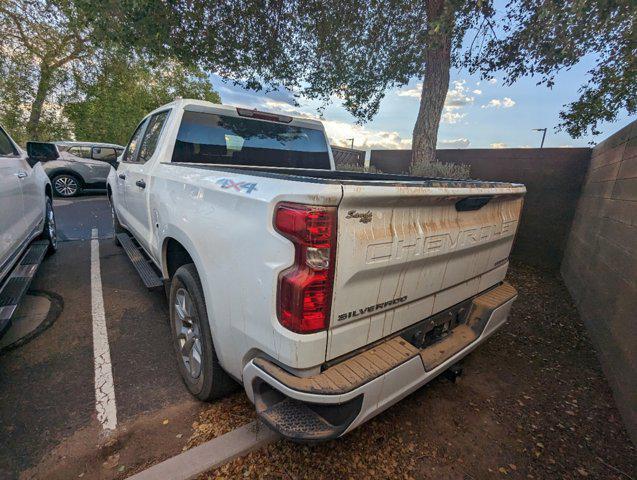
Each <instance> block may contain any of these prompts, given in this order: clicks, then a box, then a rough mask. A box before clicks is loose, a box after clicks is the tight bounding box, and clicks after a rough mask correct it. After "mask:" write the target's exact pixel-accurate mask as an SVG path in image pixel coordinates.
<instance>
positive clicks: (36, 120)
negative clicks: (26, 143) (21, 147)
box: [27, 64, 53, 140]
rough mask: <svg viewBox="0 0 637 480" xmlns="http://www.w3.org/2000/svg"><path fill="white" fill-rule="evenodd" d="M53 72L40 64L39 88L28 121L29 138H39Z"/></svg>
mask: <svg viewBox="0 0 637 480" xmlns="http://www.w3.org/2000/svg"><path fill="white" fill-rule="evenodd" d="M52 76H53V72H52V71H51V69H50V68H49V67H48V66H47V65H45V64H42V65H41V66H40V79H39V80H38V89H37V91H36V93H35V99H34V100H33V104H32V105H31V113H30V114H29V122H28V123H27V136H28V138H27V139H28V140H39V139H40V137H39V130H40V117H41V116H42V108H43V107H44V101H45V100H46V97H47V95H48V94H49V89H50V88H51V77H52Z"/></svg>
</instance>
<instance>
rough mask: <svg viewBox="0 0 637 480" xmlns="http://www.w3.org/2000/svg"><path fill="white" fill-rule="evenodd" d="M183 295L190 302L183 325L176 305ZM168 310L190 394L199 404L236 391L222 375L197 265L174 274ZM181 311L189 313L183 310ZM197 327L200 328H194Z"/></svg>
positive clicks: (178, 359) (228, 377)
mask: <svg viewBox="0 0 637 480" xmlns="http://www.w3.org/2000/svg"><path fill="white" fill-rule="evenodd" d="M184 292H186V293H187V295H188V296H189V298H190V300H191V302H190V309H189V312H188V313H189V315H187V316H186V317H187V318H189V319H190V322H188V321H183V320H182V318H184V316H183V315H180V313H179V312H178V307H177V301H178V298H179V299H181V298H182V296H183V294H184ZM183 298H185V297H183ZM184 305H185V304H184ZM169 309H170V330H171V333H172V339H173V347H174V350H175V355H176V356H177V362H178V364H179V373H180V374H181V378H182V380H183V382H184V384H185V385H186V388H188V390H189V391H190V393H192V395H194V396H195V397H197V398H198V399H199V400H203V401H210V400H214V399H217V398H221V397H224V396H226V395H228V394H229V393H231V392H232V391H233V390H235V389H236V386H237V384H236V382H235V381H234V380H232V378H230V376H229V375H228V374H227V373H226V372H224V371H223V369H222V368H221V365H220V364H219V359H218V358H217V354H216V353H215V348H214V345H213V343H212V334H211V332H210V325H209V323H208V314H207V312H206V303H205V301H204V296H203V289H202V288H201V281H200V280H199V275H198V274H197V269H196V268H195V266H194V264H192V263H189V264H187V265H182V266H181V267H179V268H178V269H177V271H176V272H175V275H174V276H173V278H172V281H171V286H170V301H169ZM182 310H188V309H184V308H182ZM195 325H197V327H198V328H195ZM188 329H189V330H188ZM178 330H179V331H178ZM184 330H187V331H190V332H191V336H190V337H189V336H188V335H187V334H185V333H184ZM180 333H181V335H180ZM196 338H199V340H200V342H199V344H197V341H196ZM189 339H190V340H189ZM190 344H191V345H192V346H191V347H190V350H189V352H190V353H189V355H184V352H185V351H188V348H184V347H186V345H190ZM197 345H199V350H201V354H200V368H199V369H198V368H197V366H196V361H194V359H195V357H196V355H195V353H196V352H198V350H197ZM186 357H188V359H189V362H188V361H186V360H185V359H186ZM197 371H198V375H197Z"/></svg>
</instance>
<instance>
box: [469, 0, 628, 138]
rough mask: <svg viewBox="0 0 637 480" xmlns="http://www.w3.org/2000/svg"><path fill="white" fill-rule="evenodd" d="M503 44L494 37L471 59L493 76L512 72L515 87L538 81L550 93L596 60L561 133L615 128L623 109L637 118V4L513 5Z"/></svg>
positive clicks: (549, 0) (518, 0)
mask: <svg viewBox="0 0 637 480" xmlns="http://www.w3.org/2000/svg"><path fill="white" fill-rule="evenodd" d="M502 28H503V30H504V32H505V36H504V37H503V38H496V37H492V38H491V39H490V41H489V42H488V43H487V45H486V47H485V49H484V50H483V51H481V52H479V55H475V52H468V55H467V57H466V60H467V61H468V63H470V64H472V65H473V70H480V71H482V72H483V73H484V74H486V75H488V74H489V73H491V72H494V71H497V70H503V71H504V72H505V73H506V75H507V76H506V78H505V82H506V83H507V84H512V83H513V82H515V81H516V80H518V79H519V78H521V77H524V76H536V77H539V79H540V80H539V83H541V84H546V86H548V87H551V86H553V84H554V83H555V81H556V75H557V74H558V73H559V72H560V71H562V70H563V69H569V68H571V67H573V66H574V65H575V64H577V63H578V62H579V61H580V60H581V59H582V58H584V57H586V56H590V57H591V58H592V59H594V61H595V66H594V67H593V68H592V69H591V70H590V71H589V72H588V78H587V79H586V80H585V82H584V84H583V85H582V86H581V87H580V89H579V94H580V96H579V98H578V99H577V100H575V101H574V102H572V103H570V104H568V105H566V106H565V107H566V108H565V110H564V111H562V112H561V114H560V117H561V119H562V123H561V124H560V125H559V126H558V128H560V129H564V130H566V131H567V132H568V133H569V134H570V135H571V136H572V137H581V136H582V135H584V134H586V133H587V132H588V130H589V129H590V130H591V133H593V134H599V131H598V128H597V127H598V125H599V122H601V121H612V120H614V119H615V118H616V117H617V113H618V112H619V111H621V109H625V110H626V111H627V112H628V113H629V114H632V113H635V112H637V3H636V2H635V0H612V1H599V0H545V1H542V2H537V1H535V0H511V1H509V3H508V4H507V7H506V13H505V15H504V19H503V21H502Z"/></svg>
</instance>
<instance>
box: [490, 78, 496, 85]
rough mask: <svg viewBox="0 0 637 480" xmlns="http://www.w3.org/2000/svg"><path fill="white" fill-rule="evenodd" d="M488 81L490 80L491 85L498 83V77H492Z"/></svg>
mask: <svg viewBox="0 0 637 480" xmlns="http://www.w3.org/2000/svg"><path fill="white" fill-rule="evenodd" d="M488 82H489V83H490V84H491V85H495V84H496V83H498V79H497V78H490V79H489V80H488Z"/></svg>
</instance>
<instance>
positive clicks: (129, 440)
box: [0, 195, 201, 478]
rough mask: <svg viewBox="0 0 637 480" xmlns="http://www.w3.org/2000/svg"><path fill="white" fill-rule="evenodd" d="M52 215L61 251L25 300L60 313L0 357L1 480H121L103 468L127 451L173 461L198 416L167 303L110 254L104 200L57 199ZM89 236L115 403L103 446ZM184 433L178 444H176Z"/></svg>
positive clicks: (119, 255)
mask: <svg viewBox="0 0 637 480" xmlns="http://www.w3.org/2000/svg"><path fill="white" fill-rule="evenodd" d="M55 211H56V215H57V222H58V229H59V237H60V240H61V243H60V247H59V250H58V252H57V253H56V254H55V255H53V256H50V257H48V258H46V259H45V261H44V262H43V264H42V265H41V267H40V270H39V271H38V274H37V276H36V278H35V279H34V281H33V283H32V285H31V295H34V294H35V295H40V296H46V297H47V298H49V299H50V300H51V302H52V303H53V304H55V305H56V306H57V310H59V312H57V313H58V315H57V318H55V319H54V321H53V322H52V323H51V325H50V327H49V328H47V329H46V330H44V331H43V332H41V333H40V334H39V335H38V336H37V337H35V338H33V339H32V340H31V341H29V342H28V343H26V344H24V345H22V346H20V347H19V348H15V349H13V350H10V351H6V352H4V353H3V354H2V355H1V356H0V424H1V427H0V445H2V446H3V447H2V449H0V478H18V477H22V478H45V477H46V478H51V477H52V476H53V477H58V478H69V476H70V475H71V474H72V475H73V476H74V477H77V476H78V475H82V474H83V473H85V476H86V478H98V477H99V478H104V477H105V476H106V477H108V476H114V475H116V474H121V473H123V472H109V467H110V468H111V469H113V468H115V467H117V468H118V469H121V464H122V463H124V462H128V461H127V460H126V458H125V456H126V448H122V447H123V446H124V444H125V445H126V446H127V447H128V448H130V450H131V451H130V456H131V458H133V457H134V458H135V461H136V462H139V461H140V460H141V461H142V463H143V461H144V458H145V455H146V454H148V455H149V456H150V457H151V458H157V456H159V457H160V458H161V457H162V456H168V455H170V454H171V453H175V452H178V451H180V450H181V447H182V443H183V442H185V440H187V438H188V433H189V431H190V423H191V420H192V418H193V414H195V413H196V411H197V410H198V408H201V404H199V403H198V402H195V401H194V400H193V399H192V398H191V396H190V395H189V394H188V393H187V391H186V390H185V388H184V387H183V385H182V383H181V380H180V378H179V374H178V371H177V364H176V363H175V360H174V358H173V355H172V347H171V342H170V331H169V327H168V323H167V315H168V313H167V306H166V300H165V297H164V295H163V293H162V292H149V291H147V290H146V289H145V288H144V286H143V285H142V283H141V281H140V279H139V278H138V277H137V274H136V273H135V270H134V269H133V266H132V264H131V263H130V262H129V260H128V258H127V257H126V256H125V254H124V252H123V250H122V249H121V248H119V247H117V246H115V244H114V241H113V238H112V235H113V231H112V223H111V214H110V209H109V206H108V203H107V201H106V198H105V196H103V195H87V196H83V197H80V198H78V199H72V200H66V199H64V200H62V199H56V201H55ZM93 229H97V236H98V237H99V260H100V262H99V263H100V268H101V280H102V294H103V300H104V311H105V319H106V327H107V331H108V343H109V345H110V355H111V360H112V375H113V385H114V393H115V399H116V416H117V429H116V431H117V434H116V435H114V436H111V437H108V438H107V437H106V436H105V435H104V434H103V429H102V426H101V424H100V423H99V421H98V420H97V417H96V385H95V374H94V348H93V333H92V329H93V327H92V324H93V318H92V305H91V294H92V292H91V236H92V232H93ZM27 313H28V312H27ZM186 427H188V428H186ZM182 431H183V433H182V435H184V437H185V438H183V440H182V439H181V436H179V437H178V435H180V432H182ZM137 434H139V435H143V438H144V443H143V444H139V443H138V442H136V437H135V435H137ZM155 446H156V449H155V450H154V448H155ZM115 450H118V453H117V454H116V455H115V457H117V458H115V457H113V455H112V453H113V452H114V451H115ZM109 458H110V460H109ZM104 462H106V465H104ZM109 462H111V463H113V465H111V464H109ZM128 463H130V462H128ZM65 464H68V467H69V470H65V469H64V466H65ZM50 465H55V467H56V468H57V469H59V473H54V472H52V471H51V470H49V468H50ZM42 469H45V471H47V474H46V475H44V473H43V471H42Z"/></svg>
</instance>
